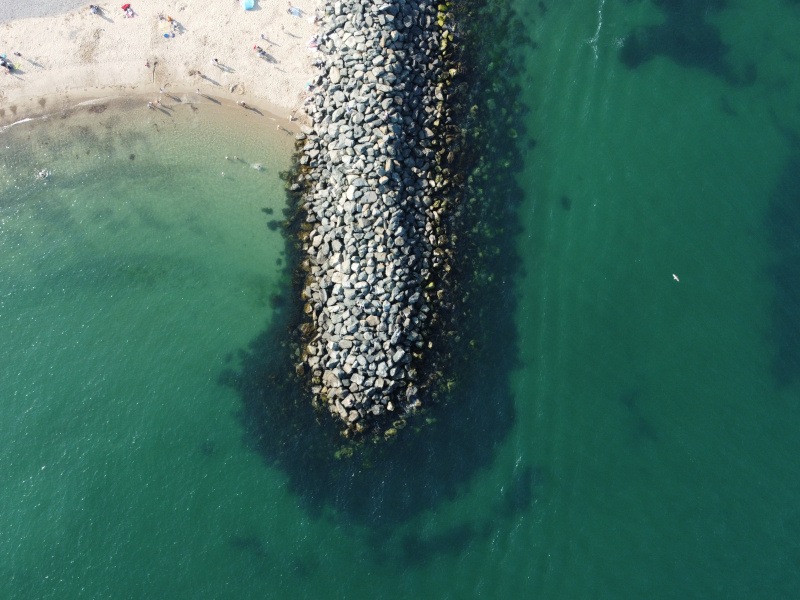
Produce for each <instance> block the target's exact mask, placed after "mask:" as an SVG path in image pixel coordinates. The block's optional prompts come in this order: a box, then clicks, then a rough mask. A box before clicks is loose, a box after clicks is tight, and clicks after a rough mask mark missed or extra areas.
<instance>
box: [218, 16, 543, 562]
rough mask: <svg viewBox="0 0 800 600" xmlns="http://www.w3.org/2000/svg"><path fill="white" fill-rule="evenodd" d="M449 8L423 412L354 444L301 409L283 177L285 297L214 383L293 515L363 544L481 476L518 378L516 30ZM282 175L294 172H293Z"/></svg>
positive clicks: (525, 488) (515, 507)
mask: <svg viewBox="0 0 800 600" xmlns="http://www.w3.org/2000/svg"><path fill="white" fill-rule="evenodd" d="M454 10H458V11H459V13H460V15H459V23H460V24H461V23H464V27H463V28H462V30H461V31H462V35H464V36H465V38H466V39H465V43H464V44H463V46H462V47H461V48H460V49H459V51H458V56H457V57H456V58H457V60H458V63H459V65H460V68H459V69H458V76H457V77H455V78H454V80H453V85H452V90H451V97H450V101H451V102H452V107H453V111H454V112H456V113H457V114H458V115H459V118H458V119H457V120H458V121H459V122H460V123H462V124H463V128H462V131H461V133H460V134H458V135H456V136H454V137H453V139H452V140H448V142H449V145H448V147H449V148H452V157H451V159H449V167H448V168H449V173H448V175H447V176H448V177H452V178H453V180H456V181H459V182H461V183H460V185H461V189H462V190H463V193H462V194H460V200H459V201H458V202H457V203H456V205H455V206H454V207H453V210H452V221H451V223H449V225H448V231H449V233H450V234H451V235H453V236H454V237H453V240H454V257H453V260H452V261H451V264H452V271H451V273H450V275H449V276H448V278H447V280H446V281H443V282H441V286H442V287H441V289H442V290H443V291H445V292H446V293H445V298H446V299H447V300H446V303H443V304H442V305H441V306H440V307H438V311H437V314H438V317H439V325H438V326H437V328H436V331H435V332H434V333H433V334H432V335H431V336H430V338H429V339H430V340H431V341H432V342H433V348H434V349H435V358H434V359H432V361H431V364H435V367H432V368H435V369H436V371H437V373H436V375H437V377H436V378H435V381H436V384H435V385H433V386H431V387H430V388H428V390H427V391H426V392H425V396H424V397H423V405H425V406H426V407H428V408H426V409H425V410H424V411H421V412H420V413H418V414H416V415H412V416H410V417H408V418H407V419H399V420H398V421H397V422H395V423H393V424H392V425H393V427H395V428H396V429H397V434H396V435H392V436H391V437H390V438H389V439H386V440H383V439H381V440H380V441H379V442H376V441H375V440H374V439H373V438H368V439H362V440H361V441H360V442H357V443H354V442H351V441H348V440H345V439H344V438H342V437H341V436H340V434H339V432H338V424H336V423H334V421H333V419H332V418H331V417H330V415H329V414H328V411H327V410H323V411H321V412H316V411H315V410H314V409H313V408H312V406H311V394H310V393H309V392H308V391H307V387H306V386H307V382H306V380H305V378H304V377H303V374H302V368H298V367H297V365H298V363H300V353H299V344H298V342H299V340H300V339H301V335H300V331H299V329H300V328H301V323H302V322H303V319H302V316H303V315H302V310H303V307H302V303H301V301H300V297H301V291H302V289H303V287H304V286H303V283H304V282H303V279H302V278H303V273H302V271H301V270H300V269H299V261H300V257H301V252H300V248H299V246H298V242H297V240H298V233H299V232H300V230H301V228H302V227H303V222H302V218H300V217H299V215H300V214H301V213H299V211H298V208H299V202H300V199H301V197H300V192H301V190H299V187H298V186H297V185H296V184H295V185H293V184H292V182H293V181H294V175H293V173H287V174H286V177H285V178H286V180H287V186H288V187H289V190H290V191H289V199H288V208H287V209H286V211H285V216H286V223H285V225H284V231H285V233H286V236H285V240H286V258H287V261H286V269H285V272H284V273H283V282H282V283H283V286H282V289H285V290H287V294H286V295H285V296H281V297H276V298H274V299H273V309H274V312H273V317H272V320H271V322H270V323H269V325H268V326H267V328H266V329H265V330H264V331H262V332H261V333H260V334H259V335H258V336H257V337H256V338H255V339H253V340H252V341H251V343H250V344H249V345H248V347H247V348H246V349H242V350H241V351H240V352H239V356H238V359H239V360H238V367H237V368H234V369H229V370H227V371H225V372H224V373H223V374H222V376H221V378H220V383H221V384H223V385H226V386H229V387H230V388H232V389H233V390H234V391H235V392H236V393H237V394H238V396H239V398H240V400H241V410H240V414H239V417H240V421H241V423H242V425H243V429H244V439H245V441H246V443H247V444H248V445H249V447H250V448H252V449H253V450H254V451H255V452H257V453H258V454H259V455H260V456H261V457H262V459H263V460H264V462H265V463H266V464H267V465H268V466H270V467H272V468H276V469H278V470H280V471H281V472H282V473H283V474H284V475H285V477H286V485H287V488H288V489H289V490H290V491H291V492H292V493H293V494H295V495H296V496H297V498H298V499H299V502H300V503H301V505H302V506H303V507H304V508H305V510H306V511H307V512H309V513H310V514H311V515H313V516H318V517H322V516H325V517H332V518H335V519H336V520H338V521H342V522H344V523H351V524H357V525H360V526H364V527H368V528H370V529H371V530H372V531H373V532H374V533H375V535H376V536H377V538H376V539H385V538H383V535H384V534H388V535H391V533H392V532H393V531H395V530H396V528H397V527H399V526H401V525H402V524H403V523H405V522H407V521H408V520H409V519H411V518H412V517H414V516H415V515H418V514H419V513H421V512H424V511H428V510H431V509H435V508H436V507H437V506H438V505H440V504H441V503H442V502H444V501H447V500H451V499H454V498H456V497H457V496H458V495H459V494H461V493H463V492H465V491H466V490H467V489H468V487H469V485H470V483H471V482H472V481H473V480H474V478H475V476H476V475H477V474H478V473H480V472H481V471H482V470H484V469H487V468H488V467H490V466H491V464H492V462H493V461H494V457H495V453H496V450H497V448H498V447H499V446H500V445H501V444H502V442H503V441H504V440H505V438H506V437H507V435H508V433H509V432H510V431H511V429H512V427H513V425H514V421H515V417H516V413H515V406H514V395H513V391H512V386H511V377H512V374H513V372H514V371H515V370H516V369H518V368H519V367H520V359H519V350H518V333H517V328H516V323H515V322H514V317H515V314H516V306H517V286H516V282H517V280H518V279H519V276H520V270H521V264H522V262H521V259H520V257H519V255H518V250H517V236H518V235H519V234H520V232H521V226H520V224H519V222H520V219H519V218H518V215H517V212H518V208H519V205H520V203H521V202H522V199H523V198H524V196H525V192H524V190H522V189H521V188H520V187H519V185H518V183H517V181H516V173H518V172H520V171H521V169H522V166H523V160H522V156H523V154H524V153H523V151H522V150H520V148H519V143H520V140H524V139H526V136H525V132H524V119H523V115H524V113H525V107H524V106H523V105H522V104H520V102H519V100H518V99H519V98H520V97H521V89H520V87H519V80H520V78H521V65H522V64H524V63H523V60H522V57H521V56H519V53H518V52H517V51H516V50H515V48H522V47H524V44H521V43H520V40H521V39H522V38H523V36H525V30H524V28H523V27H522V26H521V24H520V23H519V22H518V20H517V19H516V17H515V16H514V15H513V13H511V12H510V11H509V10H508V9H507V8H506V9H503V8H502V5H497V4H494V5H492V3H490V2H484V1H480V2H476V1H475V0H467V1H465V2H463V3H460V4H459V5H458V7H457V8H454ZM476 12H480V14H481V18H480V19H479V18H476V15H475V14H473V13H476ZM489 24H491V27H492V28H493V29H494V31H493V32H492V35H491V36H487V35H486V32H487V29H488V28H489ZM467 27H473V28H474V31H472V32H468V31H467ZM490 39H491V42H490V41H489V40H490ZM497 40H504V41H503V43H497ZM294 168H295V169H299V168H300V166H299V164H297V162H296V163H295V167H294ZM266 218H269V217H268V216H267V217H266ZM265 225H267V223H266V222H265ZM288 290H291V291H288ZM438 371H441V372H438ZM535 479H536V476H535V474H534V472H533V471H524V472H523V473H522V476H521V479H520V481H518V482H516V483H515V487H514V488H513V491H512V492H511V493H510V494H507V495H505V496H503V500H502V503H501V504H500V505H499V506H498V508H499V509H502V512H503V513H504V514H511V513H516V512H517V511H519V510H523V509H525V508H527V507H528V506H529V505H530V502H531V501H532V498H533V494H532V492H531V489H532V486H533V484H534V481H535ZM488 508H491V507H488ZM490 529H491V528H490V527H489V526H488V525H487V523H486V519H483V520H480V521H475V522H472V521H468V522H465V523H462V524H458V525H456V526H455V529H454V530H453V531H452V532H445V533H444V534H442V535H443V537H442V540H444V541H445V542H446V541H447V540H450V539H457V540H462V541H463V539H465V538H466V537H469V535H470V534H472V535H474V536H478V537H482V536H483V535H485V534H486V532H487V531H489V530H490ZM398 531H399V530H398ZM378 534H380V535H378ZM439 541H441V540H439V539H438V538H437V539H434V540H427V541H426V540H422V541H420V540H415V539H412V538H409V537H404V538H403V539H402V541H401V546H400V547H399V549H398V552H400V553H401V554H406V553H407V552H408V550H409V549H410V548H414V547H415V545H418V544H420V543H421V544H423V545H427V546H431V547H438V546H440V545H441V544H439V543H438V542H439ZM428 542H430V543H429V544H428ZM429 549H431V548H429Z"/></svg>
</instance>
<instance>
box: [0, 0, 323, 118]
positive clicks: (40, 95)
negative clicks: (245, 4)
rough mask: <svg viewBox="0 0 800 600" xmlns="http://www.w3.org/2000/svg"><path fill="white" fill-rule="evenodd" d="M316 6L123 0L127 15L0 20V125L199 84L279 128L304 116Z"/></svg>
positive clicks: (296, 1)
mask: <svg viewBox="0 0 800 600" xmlns="http://www.w3.org/2000/svg"><path fill="white" fill-rule="evenodd" d="M317 4H318V3H317V1H316V0H293V1H292V2H291V3H290V6H292V7H294V8H295V10H294V12H293V13H290V12H289V11H288V9H287V8H286V7H285V6H283V5H280V6H276V5H273V6H266V5H265V6H263V7H260V9H259V10H254V11H245V10H243V9H242V8H241V6H240V5H239V3H230V4H228V3H224V5H220V4H213V3H212V4H209V5H205V6H202V7H192V6H186V5H184V4H183V3H181V2H179V1H177V0H164V1H163V2H159V3H158V4H157V5H156V4H154V3H151V2H146V1H144V0H143V1H142V2H140V3H132V6H133V8H134V10H135V11H136V13H135V14H136V16H135V17H133V18H125V17H124V16H123V12H122V10H121V9H120V8H119V7H118V6H116V5H114V6H113V7H112V6H110V5H105V6H103V5H101V6H103V8H104V11H103V13H102V14H100V15H94V14H92V13H91V12H90V11H89V10H88V8H87V7H86V6H84V7H83V8H81V9H78V10H73V11H71V12H68V13H58V14H52V15H50V16H46V17H33V18H28V19H20V20H12V21H8V22H5V23H0V53H5V54H6V55H7V57H8V58H9V59H10V60H12V61H13V63H14V65H15V67H16V68H15V70H14V71H13V72H11V73H6V69H0V107H2V113H0V126H4V125H8V124H9V123H10V122H14V121H19V120H21V119H23V118H29V117H30V118H36V117H37V116H42V115H43V114H45V113H50V112H53V111H54V110H59V109H63V108H64V107H68V106H70V105H74V104H75V101H76V99H78V100H79V101H80V100H88V99H103V98H106V97H109V96H123V97H128V96H138V95H146V94H149V95H152V98H151V99H153V100H154V99H155V98H157V97H158V94H159V90H160V89H161V88H165V90H166V92H167V93H168V94H169V93H174V94H187V95H188V94H196V90H197V89H198V88H199V89H200V91H201V93H202V94H203V95H206V96H208V97H211V98H217V99H220V100H221V101H231V102H235V101H240V100H243V101H245V102H246V103H247V104H248V105H250V106H252V107H254V108H256V109H258V110H260V111H261V112H264V113H270V114H271V115H274V116H275V117H276V118H279V119H281V120H282V122H283V123H284V124H289V123H291V122H292V121H291V119H292V118H293V117H294V118H297V119H298V120H299V121H304V120H305V115H304V113H302V110H301V109H302V106H303V101H304V99H305V96H306V93H307V90H308V84H309V83H310V82H312V81H313V80H314V79H315V77H316V72H315V69H314V68H313V66H312V63H313V62H314V60H315V59H316V56H315V55H316V54H317V52H316V50H315V48H312V47H309V43H308V41H309V40H310V39H311V37H312V36H313V35H314V34H315V33H316V29H317V27H316V25H315V24H314V23H313V22H312V21H313V15H314V14H315V10H316V8H317ZM87 6H88V5H87ZM159 15H163V16H164V18H163V19H160V18H159ZM167 17H171V18H172V21H168V20H167ZM165 33H166V34H167V35H169V36H172V37H164V35H165ZM254 45H260V46H261V47H262V48H263V49H264V55H263V56H259V55H258V53H257V52H256V51H255V50H254V49H253V46H254ZM17 52H18V53H20V54H21V56H16V55H15V54H14V53H17ZM212 59H218V61H219V65H216V64H212V62H211V61H212ZM197 73H201V74H202V75H199V74H197ZM291 129H296V126H295V125H292V127H291Z"/></svg>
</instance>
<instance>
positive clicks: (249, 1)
mask: <svg viewBox="0 0 800 600" xmlns="http://www.w3.org/2000/svg"><path fill="white" fill-rule="evenodd" d="M253 6H255V0H242V8H243V9H245V10H253Z"/></svg>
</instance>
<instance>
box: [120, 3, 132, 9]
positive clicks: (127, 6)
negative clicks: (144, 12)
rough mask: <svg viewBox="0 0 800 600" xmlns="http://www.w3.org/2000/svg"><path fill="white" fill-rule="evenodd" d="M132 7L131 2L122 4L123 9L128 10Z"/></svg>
mask: <svg viewBox="0 0 800 600" xmlns="http://www.w3.org/2000/svg"><path fill="white" fill-rule="evenodd" d="M130 7H131V5H130V4H123V5H122V10H128V9H129V8H130Z"/></svg>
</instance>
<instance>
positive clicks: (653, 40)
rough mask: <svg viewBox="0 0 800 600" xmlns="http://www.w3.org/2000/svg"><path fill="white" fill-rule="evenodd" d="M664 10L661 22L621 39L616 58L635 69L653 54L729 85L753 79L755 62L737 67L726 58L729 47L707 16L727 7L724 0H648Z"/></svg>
mask: <svg viewBox="0 0 800 600" xmlns="http://www.w3.org/2000/svg"><path fill="white" fill-rule="evenodd" d="M651 1H652V2H653V4H655V5H656V6H658V7H659V8H660V9H661V10H662V11H663V13H664V22H663V23H662V24H660V25H651V26H648V27H641V28H639V29H636V30H634V31H632V32H631V33H630V34H628V35H627V36H626V38H625V40H624V41H623V45H622V48H621V50H620V54H619V58H620V61H622V63H623V64H624V65H625V66H627V67H628V68H630V69H635V68H638V67H640V66H641V65H643V64H644V63H646V62H648V61H649V60H650V59H652V58H654V57H656V56H665V57H667V58H669V59H670V60H672V61H673V62H675V63H676V64H678V65H680V66H682V67H685V68H696V69H703V70H705V71H707V72H709V73H711V74H712V75H715V76H717V77H721V78H722V79H724V80H725V81H727V82H728V83H730V84H731V85H750V84H752V83H753V81H755V78H756V68H755V64H754V63H748V64H747V65H743V66H740V67H737V66H735V65H733V64H732V63H731V62H730V61H729V59H728V56H727V55H728V46H727V45H726V44H725V43H724V42H723V41H722V37H721V35H720V32H719V28H718V27H716V26H714V25H713V24H712V23H710V22H709V21H708V20H707V17H708V15H710V14H711V13H713V12H717V11H720V10H722V9H724V8H726V7H727V0H651Z"/></svg>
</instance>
